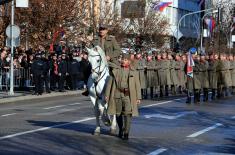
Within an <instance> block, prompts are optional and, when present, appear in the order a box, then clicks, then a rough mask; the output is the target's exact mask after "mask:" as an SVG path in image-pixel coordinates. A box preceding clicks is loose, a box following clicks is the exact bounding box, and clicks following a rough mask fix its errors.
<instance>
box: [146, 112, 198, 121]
mask: <svg viewBox="0 0 235 155" xmlns="http://www.w3.org/2000/svg"><path fill="white" fill-rule="evenodd" d="M191 114H192V115H194V114H197V112H195V111H185V112H180V113H177V114H176V115H175V116H171V115H165V114H151V115H144V117H145V118H153V117H154V118H165V119H170V120H173V119H178V118H180V117H184V116H186V115H191Z"/></svg>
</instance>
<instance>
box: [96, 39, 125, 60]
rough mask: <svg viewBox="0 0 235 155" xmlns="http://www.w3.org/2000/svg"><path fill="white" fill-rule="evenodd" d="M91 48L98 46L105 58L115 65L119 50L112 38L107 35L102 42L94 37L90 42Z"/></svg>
mask: <svg viewBox="0 0 235 155" xmlns="http://www.w3.org/2000/svg"><path fill="white" fill-rule="evenodd" d="M92 45H93V46H97V45H98V46H100V47H101V48H102V49H103V50H104V52H105V55H106V56H109V57H110V58H111V61H112V62H114V63H117V59H118V57H119V56H120V54H121V48H120V46H119V45H118V43H117V41H116V39H115V37H114V36H111V35H108V36H107V37H106V38H105V39H104V40H103V41H102V39H101V38H100V37H98V36H96V37H95V38H94V39H93V42H92Z"/></svg>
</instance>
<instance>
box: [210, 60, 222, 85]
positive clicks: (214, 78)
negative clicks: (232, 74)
mask: <svg viewBox="0 0 235 155" xmlns="http://www.w3.org/2000/svg"><path fill="white" fill-rule="evenodd" d="M218 64H219V61H218V60H214V61H209V62H208V75H209V87H210V88H211V89H217V87H218V76H219V73H218Z"/></svg>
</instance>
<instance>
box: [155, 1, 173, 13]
mask: <svg viewBox="0 0 235 155" xmlns="http://www.w3.org/2000/svg"><path fill="white" fill-rule="evenodd" d="M171 4H172V2H157V3H154V4H153V9H154V10H155V11H161V12H162V11H163V10H164V9H165V8H166V7H168V6H169V5H171Z"/></svg>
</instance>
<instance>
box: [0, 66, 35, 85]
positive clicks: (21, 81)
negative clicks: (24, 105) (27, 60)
mask: <svg viewBox="0 0 235 155" xmlns="http://www.w3.org/2000/svg"><path fill="white" fill-rule="evenodd" d="M30 74H31V73H30V69H25V68H17V69H14V88H29V87H34V86H33V79H32V77H31V76H30ZM9 88H10V69H8V68H3V69H1V70H0V90H3V89H5V90H9Z"/></svg>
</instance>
